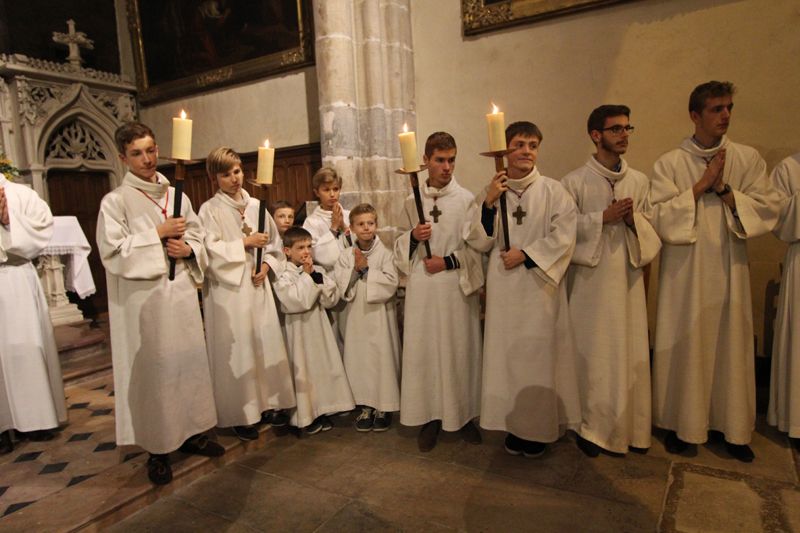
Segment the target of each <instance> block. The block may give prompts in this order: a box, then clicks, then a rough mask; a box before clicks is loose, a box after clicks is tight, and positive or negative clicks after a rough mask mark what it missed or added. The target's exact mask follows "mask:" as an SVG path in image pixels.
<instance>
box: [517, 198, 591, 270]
mask: <svg viewBox="0 0 800 533" xmlns="http://www.w3.org/2000/svg"><path fill="white" fill-rule="evenodd" d="M551 193H552V196H551V198H552V202H553V206H552V212H551V215H550V221H549V226H548V228H547V235H546V236H545V237H542V238H540V239H537V240H535V241H534V242H532V243H531V244H529V245H527V246H525V247H523V248H522V251H523V252H525V254H526V255H527V256H528V257H530V258H531V259H533V261H534V262H535V263H536V268H534V271H535V272H536V273H537V274H539V276H540V277H542V278H543V279H544V280H545V281H546V282H548V283H550V284H551V285H558V284H559V283H560V282H561V278H563V277H564V274H565V273H566V271H567V267H568V266H569V263H570V260H571V258H572V252H573V251H574V250H575V231H576V227H577V222H578V217H577V214H578V210H577V209H576V207H575V202H573V201H572V198H571V197H570V196H569V193H567V191H566V190H565V189H564V187H563V186H562V185H561V184H560V183H558V182H556V184H555V186H554V187H553V189H552V190H551Z"/></svg>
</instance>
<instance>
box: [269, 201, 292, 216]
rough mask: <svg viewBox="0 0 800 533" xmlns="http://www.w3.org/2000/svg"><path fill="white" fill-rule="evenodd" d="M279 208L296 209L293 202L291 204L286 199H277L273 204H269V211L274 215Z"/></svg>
mask: <svg viewBox="0 0 800 533" xmlns="http://www.w3.org/2000/svg"><path fill="white" fill-rule="evenodd" d="M278 209H291V210H292V211H294V207H292V204H290V203H289V202H287V201H286V200H277V201H276V202H273V204H272V205H271V206H269V212H270V214H272V215H274V214H275V212H276V211H277V210H278Z"/></svg>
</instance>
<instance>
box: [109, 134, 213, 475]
mask: <svg viewBox="0 0 800 533" xmlns="http://www.w3.org/2000/svg"><path fill="white" fill-rule="evenodd" d="M115 140H116V143H117V148H118V150H119V157H120V159H121V160H122V161H123V162H124V163H125V164H126V165H127V166H128V173H127V174H125V178H124V179H123V181H122V185H120V186H119V187H117V188H116V189H114V190H113V191H111V192H110V193H108V194H107V195H106V196H105V197H104V198H103V201H102V203H101V204H100V214H99V216H98V220H97V247H98V249H99V252H100V258H101V259H102V261H103V266H104V267H105V269H106V280H107V283H108V313H109V320H110V322H111V355H112V359H113V364H114V392H115V394H114V399H115V405H116V410H115V416H116V422H117V444H119V445H128V444H136V445H139V446H141V447H142V448H144V449H145V450H146V451H148V452H150V459H149V460H148V462H147V472H148V476H149V477H150V480H151V481H152V482H153V483H156V484H158V485H163V484H166V483H169V482H170V481H171V480H172V469H171V467H170V463H169V455H168V454H169V453H170V452H172V451H174V450H176V449H178V448H180V450H181V451H184V452H187V453H195V454H199V455H207V456H218V455H222V454H223V453H224V449H223V448H222V446H220V445H219V444H217V443H215V442H212V441H210V440H208V438H207V437H206V436H205V435H202V432H204V431H206V430H208V429H210V428H212V427H214V426H215V425H216V423H217V416H216V410H215V407H214V393H213V391H212V388H211V375H210V373H209V367H208V357H207V356H206V345H205V341H204V336H203V322H202V319H201V317H200V307H199V305H198V299H197V285H198V284H200V283H202V282H203V270H204V269H205V267H206V264H207V262H208V261H207V256H206V251H205V247H204V245H203V235H204V234H203V228H202V227H201V225H200V220H199V219H198V218H197V215H195V213H194V211H193V210H192V206H191V203H190V202H189V198H188V197H186V196H185V195H184V196H183V199H182V204H181V216H180V217H178V218H173V217H172V216H171V213H172V212H173V204H174V197H175V190H174V189H173V188H172V187H170V186H169V181H168V180H167V178H165V177H164V176H163V175H162V174H160V173H158V172H157V171H156V161H157V160H158V146H157V145H156V141H155V136H154V135H153V132H152V130H151V129H150V128H148V127H147V126H145V125H144V124H140V123H137V122H131V123H128V124H124V125H123V126H120V128H119V129H117V132H116V134H115ZM169 258H173V259H176V260H177V264H176V270H175V272H176V273H175V279H174V280H172V281H170V280H169V278H168V271H169Z"/></svg>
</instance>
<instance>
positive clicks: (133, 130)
mask: <svg viewBox="0 0 800 533" xmlns="http://www.w3.org/2000/svg"><path fill="white" fill-rule="evenodd" d="M143 137H151V138H152V139H153V141H155V140H156V135H155V133H153V130H151V129H150V128H149V127H148V126H145V125H144V124H142V123H141V122H126V123H125V124H123V125H122V126H120V127H119V128H117V130H116V131H115V132H114V142H115V143H116V145H117V150H118V151H119V153H120V154H122V155H125V148H126V147H127V146H128V145H129V144H130V143H132V142H133V141H135V140H136V139H141V138H143Z"/></svg>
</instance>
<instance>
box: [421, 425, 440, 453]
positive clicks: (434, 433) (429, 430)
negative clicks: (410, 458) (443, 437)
mask: <svg viewBox="0 0 800 533" xmlns="http://www.w3.org/2000/svg"><path fill="white" fill-rule="evenodd" d="M441 429H442V421H441V420H431V421H430V422H428V423H427V424H425V425H424V426H422V429H421V430H420V432H419V437H417V444H418V445H419V451H421V452H429V451H431V450H432V449H434V448H435V447H436V441H437V440H438V438H439V431H441Z"/></svg>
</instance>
